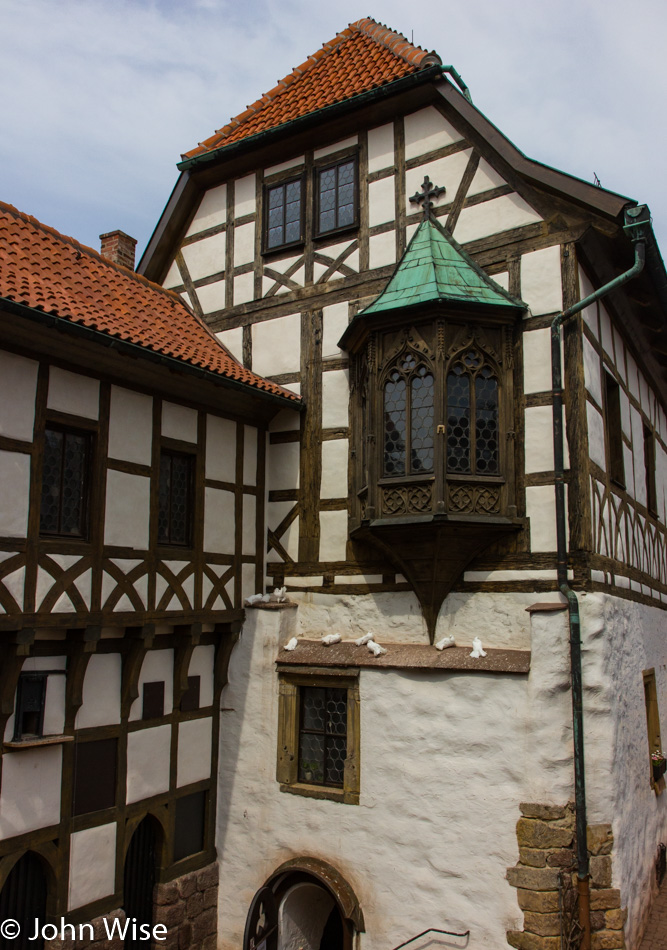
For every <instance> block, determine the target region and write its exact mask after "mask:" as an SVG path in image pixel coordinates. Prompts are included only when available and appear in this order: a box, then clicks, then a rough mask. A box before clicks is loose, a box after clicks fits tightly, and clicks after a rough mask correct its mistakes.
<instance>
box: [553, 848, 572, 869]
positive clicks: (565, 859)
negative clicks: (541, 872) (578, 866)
mask: <svg viewBox="0 0 667 950" xmlns="http://www.w3.org/2000/svg"><path fill="white" fill-rule="evenodd" d="M573 864H574V851H572V850H571V849H570V848H561V849H560V850H559V851H552V852H551V853H550V854H548V856H547V866H548V867H550V868H571V867H572V865H573Z"/></svg>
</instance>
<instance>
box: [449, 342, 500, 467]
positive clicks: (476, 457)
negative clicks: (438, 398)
mask: <svg viewBox="0 0 667 950" xmlns="http://www.w3.org/2000/svg"><path fill="white" fill-rule="evenodd" d="M498 425H499V417H498V380H497V378H496V374H495V372H494V370H493V369H492V368H491V367H490V366H489V365H488V363H487V362H486V361H485V359H484V357H483V356H482V355H481V354H480V353H478V352H477V351H476V350H468V351H466V352H465V353H463V354H461V355H460V356H459V357H457V359H456V362H455V363H454V365H453V366H452V367H451V369H450V371H449V373H448V374H447V471H448V473H450V474H469V475H472V474H474V475H497V474H498V473H499V471H500V456H499V451H500V443H499V436H498Z"/></svg>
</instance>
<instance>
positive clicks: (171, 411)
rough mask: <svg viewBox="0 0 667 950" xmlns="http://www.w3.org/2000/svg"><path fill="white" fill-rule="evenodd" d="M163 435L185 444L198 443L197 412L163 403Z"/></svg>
mask: <svg viewBox="0 0 667 950" xmlns="http://www.w3.org/2000/svg"><path fill="white" fill-rule="evenodd" d="M162 435H164V436H166V437H167V438H169V439H181V440H182V441H183V442H196V441H197V410H196V409H190V408H189V407H188V406H179V405H178V403H175V402H163V403H162Z"/></svg>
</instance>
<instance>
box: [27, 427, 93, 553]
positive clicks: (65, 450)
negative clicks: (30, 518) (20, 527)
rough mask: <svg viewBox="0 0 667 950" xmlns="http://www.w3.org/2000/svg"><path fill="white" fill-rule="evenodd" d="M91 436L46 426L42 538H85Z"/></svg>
mask: <svg viewBox="0 0 667 950" xmlns="http://www.w3.org/2000/svg"><path fill="white" fill-rule="evenodd" d="M90 448H91V435H90V434H89V433H87V432H76V431H74V430H70V429H64V428H60V427H58V428H56V427H50V426H47V428H46V430H45V432H44V456H43V460H42V498H41V505H40V513H39V530H40V533H41V534H49V535H59V536H62V537H68V538H82V537H84V536H85V534H86V521H87V514H88V512H87V508H88V481H89V479H88V469H89V462H90Z"/></svg>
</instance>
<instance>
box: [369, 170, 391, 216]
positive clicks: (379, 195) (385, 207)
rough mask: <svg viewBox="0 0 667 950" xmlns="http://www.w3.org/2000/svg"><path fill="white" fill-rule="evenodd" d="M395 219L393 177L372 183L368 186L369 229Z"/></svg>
mask: <svg viewBox="0 0 667 950" xmlns="http://www.w3.org/2000/svg"><path fill="white" fill-rule="evenodd" d="M395 217H396V204H395V194H394V176H393V175H390V176H389V177H388V178H381V179H380V180H379V181H372V182H371V183H370V184H369V186H368V223H369V225H370V227H374V226H375V225H376V224H384V223H385V222H387V221H393V220H394V218H395Z"/></svg>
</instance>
